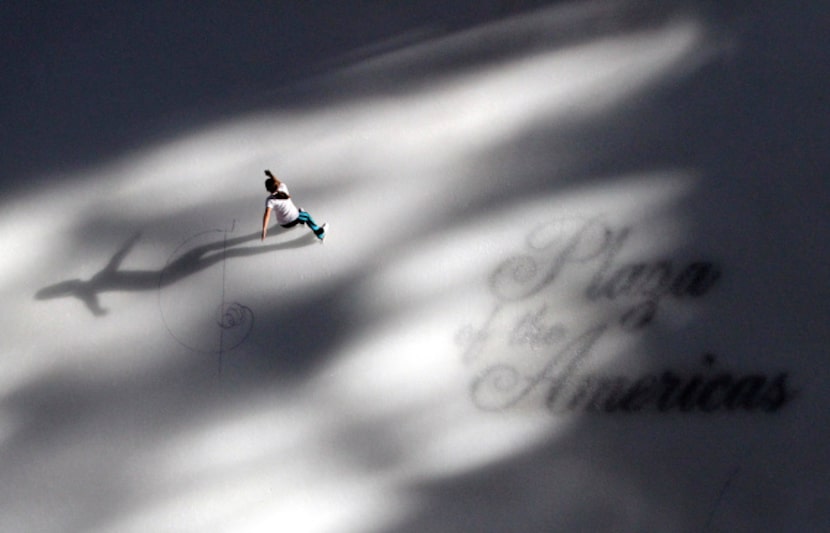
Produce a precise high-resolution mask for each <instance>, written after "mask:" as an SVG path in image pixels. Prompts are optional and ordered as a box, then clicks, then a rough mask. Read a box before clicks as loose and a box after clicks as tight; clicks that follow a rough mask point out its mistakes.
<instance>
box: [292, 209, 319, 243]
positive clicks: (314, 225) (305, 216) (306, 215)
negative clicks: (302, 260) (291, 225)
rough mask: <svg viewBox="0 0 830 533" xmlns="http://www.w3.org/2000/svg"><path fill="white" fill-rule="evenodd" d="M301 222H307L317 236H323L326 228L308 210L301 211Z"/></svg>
mask: <svg viewBox="0 0 830 533" xmlns="http://www.w3.org/2000/svg"><path fill="white" fill-rule="evenodd" d="M297 220H299V221H300V222H302V223H304V224H307V225H308V227H309V228H310V229H311V231H313V232H314V234H315V235H317V238H322V237H323V234H324V233H325V230H324V229H323V228H321V227H320V226H318V225H317V223H316V222H315V221H314V219H313V218H312V217H311V215H310V214H309V212H308V211H300V217H299V218H298V219H297Z"/></svg>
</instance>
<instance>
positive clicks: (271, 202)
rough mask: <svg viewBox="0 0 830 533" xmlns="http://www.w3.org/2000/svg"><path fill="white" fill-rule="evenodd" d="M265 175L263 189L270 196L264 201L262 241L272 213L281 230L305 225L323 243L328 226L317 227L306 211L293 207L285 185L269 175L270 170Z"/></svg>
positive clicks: (266, 233)
mask: <svg viewBox="0 0 830 533" xmlns="http://www.w3.org/2000/svg"><path fill="white" fill-rule="evenodd" d="M265 175H266V176H268V179H266V180H265V189H266V190H267V191H268V192H269V193H271V194H270V196H268V199H267V200H265V214H264V215H262V240H263V241H264V240H265V236H266V235H268V223H269V222H270V220H271V212H272V211H273V212H274V214H275V215H276V217H277V224H279V225H280V226H282V227H283V228H293V227H294V226H296V225H297V224H306V225H308V227H309V229H311V231H313V232H314V235H316V236H317V238H318V239H320V242H323V240H324V239H325V238H326V229H327V228H328V224H323V225H322V226H318V225H317V223H316V222H314V219H313V218H311V215H310V214H309V213H308V212H307V211H304V210H302V209H298V208H297V206H295V205H294V202H293V201H292V200H291V195H290V194H288V187H287V186H286V185H285V183H283V182H281V181H280V180H278V179H277V178H276V177H275V176H274V175H273V174H271V171H270V170H266V171H265Z"/></svg>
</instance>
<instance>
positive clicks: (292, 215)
mask: <svg viewBox="0 0 830 533" xmlns="http://www.w3.org/2000/svg"><path fill="white" fill-rule="evenodd" d="M277 192H278V193H280V192H282V193H285V194H286V195H288V187H287V186H286V185H285V183H280V186H279V187H277ZM265 207H266V208H267V209H272V210H273V211H274V214H275V215H276V217H277V224H280V225H282V224H290V223H291V222H294V221H295V220H297V217H298V216H300V210H299V209H297V206H295V205H294V202H293V201H292V200H291V198H277V195H276V194H272V195H271V196H269V197H268V199H267V200H265Z"/></svg>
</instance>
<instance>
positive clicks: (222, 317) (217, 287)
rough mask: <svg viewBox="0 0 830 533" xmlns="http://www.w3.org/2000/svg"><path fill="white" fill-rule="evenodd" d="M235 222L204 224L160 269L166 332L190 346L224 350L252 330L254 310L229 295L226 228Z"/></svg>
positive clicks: (204, 350)
mask: <svg viewBox="0 0 830 533" xmlns="http://www.w3.org/2000/svg"><path fill="white" fill-rule="evenodd" d="M235 227H236V221H234V224H233V226H232V227H231V229H230V230H224V229H212V230H206V231H201V232H199V233H196V234H194V235H192V236H190V237H188V238H186V239H185V240H184V241H183V242H182V243H181V244H179V246H177V247H176V249H175V250H173V252H172V253H171V254H170V256H169V257H168V259H167V262H166V263H165V265H164V268H163V269H162V270H161V273H160V274H159V281H158V305H159V313H160V315H161V320H162V322H163V323H164V327H165V329H166V330H167V332H168V334H169V335H170V336H171V337H172V338H173V339H174V340H175V341H176V342H177V343H178V344H179V345H181V346H183V347H185V348H187V349H189V350H191V351H194V352H198V353H204V354H222V353H226V352H229V351H231V350H234V349H236V348H238V347H239V346H240V345H242V343H244V342H245V340H246V339H247V338H248V336H249V335H250V334H251V332H252V331H253V327H254V313H253V310H251V308H250V307H248V306H246V305H243V304H241V303H239V302H236V301H233V300H230V299H229V298H228V294H229V291H228V286H229V280H228V276H227V268H226V251H227V247H228V233H232V232H233V231H234V229H235ZM212 237H216V238H212ZM214 266H218V267H219V268H213V267H214Z"/></svg>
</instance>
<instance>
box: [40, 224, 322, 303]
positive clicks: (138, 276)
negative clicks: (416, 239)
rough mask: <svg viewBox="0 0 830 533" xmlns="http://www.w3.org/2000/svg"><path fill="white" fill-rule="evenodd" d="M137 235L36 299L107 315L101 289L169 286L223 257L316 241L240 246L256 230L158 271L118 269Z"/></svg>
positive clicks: (305, 237)
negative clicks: (72, 301) (86, 272)
mask: <svg viewBox="0 0 830 533" xmlns="http://www.w3.org/2000/svg"><path fill="white" fill-rule="evenodd" d="M140 236H141V234H140V233H137V234H135V235H134V236H132V237H131V238H130V239H129V240H128V241H127V242H126V243H124V246H122V247H121V249H120V250H118V251H117V252H116V253H115V255H113V256H112V259H110V261H109V263H107V265H106V266H105V267H104V268H103V269H101V270H100V271H99V272H98V273H97V274H95V275H94V276H92V277H91V278H90V279H89V280H87V281H84V280H81V279H70V280H66V281H62V282H60V283H56V284H55V285H50V286H48V287H44V288H43V289H40V290H39V291H38V292H37V293H36V294H35V299H36V300H51V299H53V298H62V297H68V296H74V297H75V298H78V299H79V300H81V301H82V302H83V303H84V305H86V307H87V309H89V311H90V312H91V313H92V314H93V315H95V316H102V315H105V314H107V310H106V309H105V308H103V307H102V306H101V304H100V302H99V300H98V295H99V294H101V293H103V292H124V291H147V290H155V289H159V288H162V287H166V286H168V285H172V284H173V283H176V282H177V281H179V280H181V279H183V278H186V277H188V276H190V275H192V274H195V273H197V272H199V271H201V270H204V269H206V268H208V267H210V266H213V265H215V264H217V263H219V262H221V261H224V260H226V259H231V258H234V257H248V256H252V255H260V254H265V253H269V252H274V251H277V250H289V249H294V248H301V247H303V246H309V245H312V244H314V243H315V241H316V240H317V239H316V238H315V237H314V235H313V234H311V233H306V234H305V235H303V236H302V237H297V238H295V239H292V240H290V241H285V242H280V243H277V244H271V245H263V246H246V247H240V245H242V244H245V243H247V242H252V241H256V240H258V239H259V238H260V233H259V232H256V233H251V234H250V235H244V236H241V237H236V238H233V239H228V238H226V237H223V238H221V239H218V240H216V241H213V242H209V243H207V244H204V245H201V246H197V247H195V248H192V249H190V250H188V251H186V252H184V253H183V254H181V255H180V256H178V257H177V258H176V259H174V260H173V261H171V262H169V263H168V264H167V265H165V266H164V267H163V268H161V269H160V270H119V267H120V265H121V262H122V261H123V260H124V258H125V257H126V256H127V254H129V253H130V250H131V249H132V247H133V246H134V245H135V243H136V242H137V241H138V239H139V237H140ZM174 255H175V254H174Z"/></svg>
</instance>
